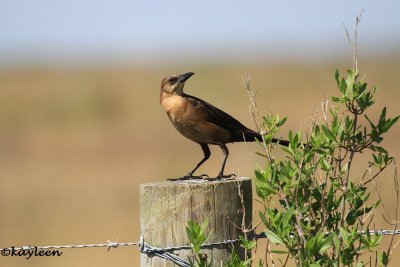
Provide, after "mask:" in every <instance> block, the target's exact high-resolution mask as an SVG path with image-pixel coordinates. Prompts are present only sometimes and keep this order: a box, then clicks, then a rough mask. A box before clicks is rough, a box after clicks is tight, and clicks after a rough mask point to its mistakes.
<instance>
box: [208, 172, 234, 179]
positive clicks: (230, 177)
mask: <svg viewBox="0 0 400 267" xmlns="http://www.w3.org/2000/svg"><path fill="white" fill-rule="evenodd" d="M236 178H237V175H236V174H234V173H232V174H222V173H220V174H218V176H217V177H215V178H206V179H205V180H207V181H219V180H233V179H236Z"/></svg>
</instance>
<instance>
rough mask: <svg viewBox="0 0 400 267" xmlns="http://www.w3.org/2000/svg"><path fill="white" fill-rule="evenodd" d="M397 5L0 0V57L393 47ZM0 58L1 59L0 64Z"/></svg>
mask: <svg viewBox="0 0 400 267" xmlns="http://www.w3.org/2000/svg"><path fill="white" fill-rule="evenodd" d="M399 9H400V1H396V0H392V1H376V0H375V1H372V0H351V1H349V0H336V1H322V0H309V1H306V0H305V1H266V0H263V1H262V0H254V1H252V0H250V1H244V0H241V1H237V0H229V1H228V0H218V1H210V0H203V1H189V0H186V1H180V0H179V1H178V0H171V1H155V0H148V1H135V0H130V1H128V0H114V1H111V0H0V57H1V58H2V60H1V61H2V63H3V64H15V63H21V62H22V63H24V62H78V63H79V62H82V61H96V60H110V61H115V62H118V61H120V62H150V63H154V62H162V61H169V60H177V61H179V60H190V59H194V60H208V59H219V58H231V59H232V58H233V59H234V58H237V59H238V60H240V58H246V57H250V58H251V57H257V56H259V55H260V54H262V55H263V56H267V57H285V56H286V57H313V56H314V57H315V56H318V57H320V56H321V57H329V56H332V57H334V56H336V55H337V54H343V53H344V51H345V52H346V53H347V52H348V51H349V49H350V48H349V45H348V43H347V40H346V37H345V31H344V26H343V24H345V25H346V26H347V27H348V28H349V30H350V32H352V31H353V28H354V21H355V17H356V16H357V15H358V14H359V13H360V11H361V10H364V11H363V16H362V21H361V24H360V30H359V36H360V49H364V50H365V51H366V52H368V53H386V52H388V51H389V52H391V53H393V51H394V52H395V53H400V49H399V48H398V47H399V46H398V44H400V16H399V13H398V11H399ZM0 64H1V63H0Z"/></svg>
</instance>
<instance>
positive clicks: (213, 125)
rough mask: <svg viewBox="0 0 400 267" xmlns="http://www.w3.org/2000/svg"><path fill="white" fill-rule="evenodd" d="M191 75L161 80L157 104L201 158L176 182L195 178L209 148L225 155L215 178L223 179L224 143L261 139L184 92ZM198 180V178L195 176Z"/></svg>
mask: <svg viewBox="0 0 400 267" xmlns="http://www.w3.org/2000/svg"><path fill="white" fill-rule="evenodd" d="M193 74H194V73H193V72H188V73H184V74H181V75H172V76H168V77H165V78H164V79H163V80H162V81H161V91H160V103H161V106H162V107H163V109H164V110H165V112H166V113H167V115H168V117H169V119H170V120H171V122H172V124H173V125H174V126H175V128H176V129H177V130H178V131H179V132H180V133H181V134H182V135H183V136H185V137H186V138H189V139H190V140H192V141H193V142H196V143H198V144H199V145H200V146H201V148H202V150H203V152H204V158H203V159H202V160H201V161H200V162H199V163H197V165H196V166H195V167H194V169H193V170H191V171H190V172H189V173H188V174H187V175H186V176H184V177H182V178H178V179H191V178H196V177H194V176H193V173H194V172H195V171H196V170H197V169H198V168H199V167H200V166H201V165H202V164H203V163H204V162H205V161H206V160H207V159H208V158H209V157H210V155H211V152H210V148H209V147H208V145H218V146H219V147H220V148H221V149H222V153H223V154H224V161H223V162H222V167H221V170H220V171H219V173H218V176H217V178H222V177H226V176H224V168H225V164H226V160H227V158H228V156H229V150H228V148H227V147H226V144H227V143H233V142H243V141H247V142H253V141H255V140H256V139H258V140H262V136H261V135H260V134H259V133H257V132H255V131H253V130H251V129H249V128H247V127H246V126H244V125H243V124H241V123H240V122H239V121H237V120H236V119H235V118H233V117H232V116H230V115H229V114H227V113H225V112H224V111H222V110H220V109H218V108H216V107H214V106H213V105H211V104H210V103H207V102H206V101H204V100H202V99H200V98H197V97H194V96H191V95H187V94H185V93H184V92H183V87H184V86H185V82H186V81H187V80H188V79H189V78H190V77H191V76H192V75H193ZM272 142H274V143H279V144H281V145H284V146H288V145H289V142H288V141H285V140H279V139H273V140H272ZM197 178H199V177H198V176H197Z"/></svg>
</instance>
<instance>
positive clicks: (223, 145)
mask: <svg viewBox="0 0 400 267" xmlns="http://www.w3.org/2000/svg"><path fill="white" fill-rule="evenodd" d="M219 147H220V148H221V150H222V153H223V154H224V156H225V157H224V161H223V162H222V167H221V170H220V171H219V174H218V176H217V177H216V178H217V179H221V178H228V177H232V176H235V175H234V174H230V175H224V169H225V164H226V160H227V159H228V156H229V150H228V148H227V147H226V145H225V144H222V145H219Z"/></svg>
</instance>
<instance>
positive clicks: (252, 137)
mask: <svg viewBox="0 0 400 267" xmlns="http://www.w3.org/2000/svg"><path fill="white" fill-rule="evenodd" d="M243 139H244V140H243ZM256 139H257V140H259V141H262V135H261V134H259V133H257V132H255V131H253V130H250V129H247V131H245V132H243V133H242V137H241V140H238V141H246V142H254V141H256ZM272 143H275V144H279V145H281V146H285V147H288V146H289V141H288V140H283V139H277V138H272Z"/></svg>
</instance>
